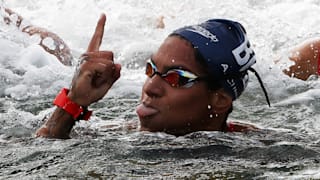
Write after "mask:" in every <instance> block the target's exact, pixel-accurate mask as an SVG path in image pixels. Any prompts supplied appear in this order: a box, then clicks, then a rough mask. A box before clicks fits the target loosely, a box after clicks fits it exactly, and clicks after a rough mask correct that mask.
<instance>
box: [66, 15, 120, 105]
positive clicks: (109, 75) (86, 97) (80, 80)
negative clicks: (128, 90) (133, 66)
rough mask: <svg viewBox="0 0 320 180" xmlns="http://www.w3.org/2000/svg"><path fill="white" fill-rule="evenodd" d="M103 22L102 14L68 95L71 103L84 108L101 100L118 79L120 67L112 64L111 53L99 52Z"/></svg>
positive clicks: (104, 18) (104, 19) (104, 17)
mask: <svg viewBox="0 0 320 180" xmlns="http://www.w3.org/2000/svg"><path fill="white" fill-rule="evenodd" d="M105 22H106V16H105V14H102V15H101V17H100V19H99V21H98V24H97V26H96V30H95V32H94V34H93V36H92V39H91V41H90V43H89V46H88V49H87V52H86V53H84V54H82V56H81V59H82V62H81V64H80V67H79V70H78V72H77V73H76V74H75V77H74V78H73V81H72V86H71V89H70V92H69V94H68V97H69V98H70V99H71V100H72V101H73V102H75V103H77V104H79V105H81V106H85V107H86V106H89V105H90V104H92V103H94V102H97V101H98V100H100V99H102V98H103V97H104V95H105V94H106V93H107V92H108V90H109V89H110V88H111V86H112V85H113V83H114V82H115V81H116V80H118V79H119V77H120V70H121V65H120V64H115V63H114V62H113V52H111V51H100V50H99V48H100V45H101V43H102V38H103V33H104V26H105Z"/></svg>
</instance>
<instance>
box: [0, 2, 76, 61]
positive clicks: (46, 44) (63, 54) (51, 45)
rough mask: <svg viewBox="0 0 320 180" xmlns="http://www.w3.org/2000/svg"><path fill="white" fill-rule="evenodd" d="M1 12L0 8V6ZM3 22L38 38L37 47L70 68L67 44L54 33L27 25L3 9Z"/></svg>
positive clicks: (16, 15)
mask: <svg viewBox="0 0 320 180" xmlns="http://www.w3.org/2000/svg"><path fill="white" fill-rule="evenodd" d="M0 10H1V6H0ZM4 13H5V14H4V15H3V20H4V22H5V23H6V24H8V25H10V24H14V25H15V26H17V27H18V28H19V29H20V30H21V31H22V32H24V33H27V34H29V35H30V36H36V35H37V36H39V37H40V42H39V45H40V46H41V47H42V48H43V49H44V50H45V51H47V52H48V53H50V54H52V55H54V56H55V57H56V58H57V59H58V60H59V61H60V62H61V63H62V64H64V65H67V66H71V65H72V59H73V57H72V55H71V51H70V48H69V47H68V46H67V44H66V43H65V42H64V41H63V40H62V39H61V38H60V37H59V36H58V35H56V34H55V33H52V32H50V31H48V30H46V29H44V28H40V27H36V26H34V25H32V24H30V23H27V22H26V21H25V20H24V19H23V18H22V16H20V15H18V14H17V13H15V12H14V11H12V10H11V9H8V8H4Z"/></svg>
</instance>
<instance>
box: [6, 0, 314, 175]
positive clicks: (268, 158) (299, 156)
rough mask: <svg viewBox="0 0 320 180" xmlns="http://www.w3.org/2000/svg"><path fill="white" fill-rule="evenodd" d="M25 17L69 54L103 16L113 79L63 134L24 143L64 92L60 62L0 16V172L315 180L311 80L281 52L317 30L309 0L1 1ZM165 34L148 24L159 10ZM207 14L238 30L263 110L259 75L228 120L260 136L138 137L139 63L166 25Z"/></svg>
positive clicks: (66, 73) (65, 70)
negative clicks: (244, 37) (88, 114)
mask: <svg viewBox="0 0 320 180" xmlns="http://www.w3.org/2000/svg"><path fill="white" fill-rule="evenodd" d="M0 3H1V5H2V6H6V7H9V8H11V9H13V10H14V11H16V12H18V13H19V14H21V15H22V16H23V17H24V18H25V19H28V20H29V21H30V22H32V24H35V25H38V26H42V27H45V28H47V29H50V30H51V31H53V32H55V33H57V34H58V35H60V37H61V38H62V39H64V40H65V41H66V43H67V44H68V45H69V46H70V47H71V49H72V52H73V55H74V56H75V57H78V56H79V54H80V53H82V52H83V51H84V50H85V49H86V46H87V43H88V41H89V39H90V37H91V34H92V32H93V29H94V27H95V23H96V21H97V19H98V17H99V15H100V13H101V12H105V13H107V28H106V31H105V37H104V43H103V45H102V46H103V47H102V48H103V49H110V50H113V51H114V52H115V61H117V62H120V63H121V64H122V65H123V69H122V77H121V79H120V80H119V81H118V82H117V83H116V84H115V86H114V87H113V89H112V90H111V91H110V92H109V94H108V95H107V96H106V97H105V98H104V99H103V100H102V101H101V102H99V103H97V104H95V105H94V106H93V107H92V108H93V109H94V110H95V114H94V116H93V117H92V119H91V120H90V121H89V122H80V123H78V124H77V125H76V127H75V128H74V130H73V131H72V137H73V139H70V140H49V139H42V138H37V139H35V138H33V133H34V131H35V130H36V129H37V128H38V127H39V126H40V125H41V124H42V123H43V118H44V117H45V116H47V115H48V114H50V112H52V110H53V108H52V105H51V102H52V99H53V98H54V96H55V95H56V93H57V92H58V91H59V89H60V88H61V87H67V86H68V85H69V82H70V79H71V77H72V74H73V71H74V67H65V66H62V65H61V64H59V63H57V60H56V59H55V58H54V57H53V56H51V55H48V54H46V53H45V52H44V51H43V50H42V49H41V48H39V47H38V46H37V45H36V40H35V39H32V38H30V37H28V36H26V35H25V34H23V33H21V32H19V31H18V30H17V29H16V28H15V27H13V26H6V25H5V24H4V23H3V22H2V21H0V49H1V50H0V122H1V123H0V179H128V178H131V179H134V178H138V179H209V178H212V179H320V173H319V172H320V138H319V137H320V135H319V134H320V114H319V110H320V103H319V100H320V90H319V88H320V83H319V82H320V81H319V80H318V79H317V78H312V79H310V80H309V81H306V82H303V81H300V80H297V79H292V78H289V77H287V76H284V75H283V74H282V73H281V71H280V70H279V65H274V64H273V60H274V59H278V58H280V59H281V60H282V65H285V62H286V58H285V57H286V54H287V52H288V50H289V48H290V47H292V46H293V45H295V44H297V43H298V42H301V41H303V40H305V39H308V38H312V37H319V34H320V23H319V18H318V17H319V12H320V2H319V1H317V0H304V1H294V0H284V1H281V2H280V1H276V0H268V1H260V0H246V1H233V0H225V1H218V0H214V1H212V0H183V1H182V0H181V1H169V0H163V1H142V0H110V1H102V0H95V1H84V0H83V1H79V0H68V1H67V0H58V1H56V0H47V1H33V0H24V1H19V0H10V1H9V0H2V1H0ZM161 15H163V16H164V17H165V19H164V22H165V24H166V28H165V29H156V28H155V25H156V20H157V18H158V17H159V16H161ZM209 18H231V19H235V20H238V21H240V22H242V24H243V25H244V26H245V27H246V29H247V32H248V36H249V38H250V40H251V43H252V44H253V45H254V46H255V50H256V54H257V56H258V62H257V64H256V65H255V68H256V69H257V70H258V71H259V72H260V75H261V76H262V77H263V79H264V82H265V84H266V86H267V90H268V92H269V96H270V97H271V101H272V104H273V106H272V107H271V108H269V107H268V106H267V105H266V102H265V99H264V96H263V94H262V91H261V89H260V87H259V84H258V82H257V81H256V79H255V78H254V76H252V78H251V79H250V83H249V87H248V88H247V91H246V92H245V93H244V94H243V96H242V97H241V98H240V99H239V100H237V101H236V102H235V105H234V107H235V108H234V112H233V113H232V114H231V117H230V119H237V120H241V121H244V122H249V123H253V124H255V125H257V126H259V127H261V128H263V129H265V130H264V131H263V132H259V133H254V132H252V133H246V134H241V133H221V132H196V133H192V134H189V135H186V136H183V137H178V138H176V137H174V136H170V135H166V134H163V133H141V132H137V131H134V130H130V129H128V128H127V127H126V126H124V125H123V124H125V123H127V122H129V121H131V120H134V121H137V117H136V116H135V112H134V110H135V106H136V105H137V104H138V101H139V96H140V92H141V86H142V84H143V81H144V75H143V70H142V67H143V65H142V62H143V61H144V59H145V57H147V56H149V55H150V53H152V51H154V50H156V48H157V46H158V45H159V44H160V43H161V42H162V40H163V39H164V38H165V37H166V36H167V35H168V33H170V32H171V31H172V30H173V29H176V28H178V27H181V26H184V25H187V24H194V23H198V22H201V21H204V20H207V19H209Z"/></svg>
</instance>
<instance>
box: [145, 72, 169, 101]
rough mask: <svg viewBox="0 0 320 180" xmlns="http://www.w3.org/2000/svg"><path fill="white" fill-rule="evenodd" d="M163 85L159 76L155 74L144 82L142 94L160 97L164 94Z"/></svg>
mask: <svg viewBox="0 0 320 180" xmlns="http://www.w3.org/2000/svg"><path fill="white" fill-rule="evenodd" d="M164 83H165V82H164V80H163V79H162V78H161V77H160V76H159V75H157V74H155V75H154V76H152V77H151V78H148V79H147V80H146V81H145V82H144V85H143V92H144V93H146V94H147V95H148V96H149V97H161V96H163V94H164V92H165V90H164V85H165V84H164Z"/></svg>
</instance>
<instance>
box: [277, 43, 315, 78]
mask: <svg viewBox="0 0 320 180" xmlns="http://www.w3.org/2000/svg"><path fill="white" fill-rule="evenodd" d="M319 50H320V39H319V38H318V39H313V40H309V41H306V42H304V43H302V44H300V45H299V46H298V47H296V48H294V49H293V50H292V51H291V53H290V55H289V59H290V60H291V61H293V62H295V64H294V65H292V66H290V67H289V69H285V70H283V72H284V73H285V74H287V75H288V76H290V77H295V78H298V79H302V80H307V79H308V78H309V77H310V76H311V75H318V58H319Z"/></svg>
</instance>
